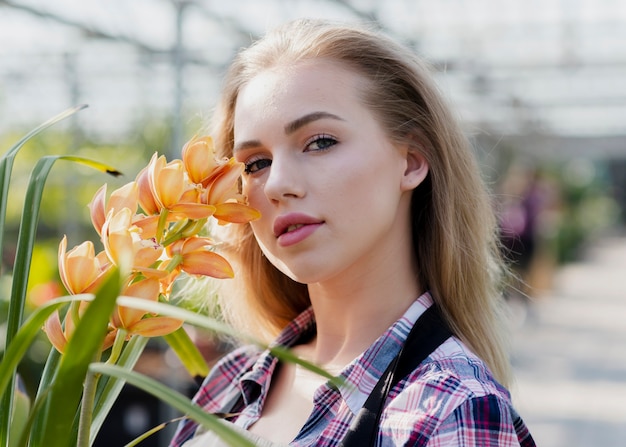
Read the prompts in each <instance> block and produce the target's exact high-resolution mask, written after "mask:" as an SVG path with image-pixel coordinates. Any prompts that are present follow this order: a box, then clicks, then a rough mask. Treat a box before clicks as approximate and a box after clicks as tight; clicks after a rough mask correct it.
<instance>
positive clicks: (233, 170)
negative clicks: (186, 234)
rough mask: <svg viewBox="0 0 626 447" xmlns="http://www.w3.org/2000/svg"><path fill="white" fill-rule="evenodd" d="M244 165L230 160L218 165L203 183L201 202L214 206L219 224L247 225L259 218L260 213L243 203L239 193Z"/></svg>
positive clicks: (232, 159) (214, 214)
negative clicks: (203, 190) (203, 189)
mask: <svg viewBox="0 0 626 447" xmlns="http://www.w3.org/2000/svg"><path fill="white" fill-rule="evenodd" d="M243 170H244V164H243V163H238V162H236V161H235V159H234V158H231V159H230V160H228V161H227V162H226V163H222V164H221V165H219V166H218V167H217V168H216V169H215V172H214V173H213V174H212V175H211V176H210V177H209V178H207V179H205V181H204V182H203V185H205V188H206V189H205V192H204V195H203V197H202V202H203V203H207V204H210V205H213V206H215V212H214V213H213V217H215V218H216V219H217V220H218V221H219V223H221V224H224V223H248V222H250V221H252V220H256V219H258V218H260V217H261V213H259V211H257V210H256V209H254V208H251V207H250V206H248V205H247V204H246V203H245V198H244V197H243V196H242V195H241V194H240V193H239V178H240V177H241V174H242V172H243Z"/></svg>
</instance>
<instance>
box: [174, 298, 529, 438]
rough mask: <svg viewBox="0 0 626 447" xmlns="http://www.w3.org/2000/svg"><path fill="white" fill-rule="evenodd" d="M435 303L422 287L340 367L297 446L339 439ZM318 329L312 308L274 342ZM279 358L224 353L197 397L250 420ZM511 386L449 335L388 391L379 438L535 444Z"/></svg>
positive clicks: (245, 422)
mask: <svg viewBox="0 0 626 447" xmlns="http://www.w3.org/2000/svg"><path fill="white" fill-rule="evenodd" d="M431 304H432V298H431V296H430V295H429V294H428V293H425V294H424V295H422V296H421V297H420V298H419V299H418V300H417V301H415V302H414V303H413V305H412V306H411V307H410V308H409V309H408V310H407V311H406V313H405V314H404V315H403V316H402V317H401V318H400V319H399V320H398V321H396V322H395V323H394V324H393V325H392V326H391V327H390V328H389V329H388V330H387V331H386V332H385V333H384V334H383V335H382V336H381V337H380V338H379V339H378V340H376V341H375V342H374V343H373V344H372V345H371V346H370V347H369V348H368V349H367V350H366V351H365V352H364V353H363V354H362V355H361V356H359V357H358V358H357V359H355V360H354V361H353V362H352V363H351V364H350V365H348V366H347V367H346V368H345V369H344V370H343V371H342V372H341V376H342V377H343V378H344V379H345V381H346V384H347V386H345V387H340V388H339V389H338V388H336V387H334V386H331V385H322V386H321V387H320V388H318V389H317V390H316V392H315V395H314V409H313V412H312V414H311V415H310V417H309V419H308V421H307V422H306V423H305V425H304V426H303V427H302V429H301V430H300V433H299V434H298V435H297V436H296V438H295V439H294V440H293V441H292V442H291V443H290V445H291V446H296V447H304V446H319V447H330V446H336V445H338V444H339V442H340V441H341V439H342V438H343V437H344V435H345V434H346V432H347V430H348V427H349V426H350V423H351V422H352V420H353V419H354V417H355V415H356V414H357V413H358V411H359V409H360V408H361V407H362V406H363V404H364V403H365V400H366V399H367V397H368V395H369V393H370V392H371V390H372V389H373V388H374V386H375V385H376V382H377V381H378V379H379V378H380V376H381V375H382V373H383V372H384V370H385V369H386V367H387V366H388V365H389V363H390V362H391V360H392V359H393V357H394V356H395V355H396V354H397V353H398V352H399V351H400V348H401V346H402V344H403V343H404V341H405V339H406V337H407V335H408V333H409V330H410V329H411V327H412V326H413V324H414V323H415V321H416V320H417V318H418V317H419V316H420V315H421V314H422V313H423V312H424V310H426V309H427V308H428V307H429V306H430V305H431ZM314 331H315V319H314V315H313V312H312V310H311V309H309V310H307V311H305V312H303V313H302V314H301V315H299V316H298V317H297V318H296V319H295V320H294V321H292V322H291V323H290V325H288V326H287V327H286V328H285V330H284V331H283V332H282V333H281V335H280V336H279V337H278V339H277V340H276V342H275V343H277V344H280V345H283V346H288V347H289V346H294V345H296V344H297V343H298V341H299V340H301V339H303V338H304V337H307V336H308V335H310V334H311V333H314ZM277 363H278V361H277V359H276V358H274V357H273V356H271V355H270V354H269V353H268V352H261V351H260V350H259V349H256V348H254V347H242V348H239V349H237V350H235V351H233V352H232V353H230V354H228V355H227V356H226V357H224V358H223V359H222V360H221V361H220V362H219V363H218V364H217V365H216V367H215V368H214V369H213V370H212V371H211V373H210V375H209V376H208V377H207V378H206V380H205V381H204V383H203V385H202V387H201V388H200V390H199V391H198V393H197V394H196V396H195V398H194V401H195V402H196V403H197V404H198V405H199V406H201V407H202V408H204V409H205V410H206V411H207V412H210V413H215V412H236V413H241V414H240V415H239V416H237V418H236V419H235V420H234V421H233V423H234V424H236V425H238V426H240V427H243V428H248V427H250V426H251V425H252V424H253V423H254V422H255V421H257V420H258V419H259V417H260V415H261V411H262V409H263V403H264V402H265V398H266V396H267V393H268V389H269V384H270V381H271V377H272V373H273V371H274V370H275V368H276V365H277ZM512 413H513V414H514V411H513V410H512V406H511V400H510V396H509V393H508V392H507V390H506V389H504V388H503V387H502V386H501V385H500V384H498V383H497V382H496V381H495V379H494V378H493V377H492V375H491V373H490V372H489V370H488V369H487V366H486V365H485V363H484V362H483V361H482V360H480V359H479V358H478V357H477V356H476V355H475V354H473V353H472V352H471V351H470V350H469V349H468V348H467V347H466V346H465V345H464V344H463V343H462V342H461V341H460V340H459V339H457V338H456V337H451V338H449V339H448V340H447V341H445V342H444V343H443V344H442V345H441V346H439V347H438V348H437V349H436V350H435V351H434V352H433V353H432V354H431V355H430V356H429V357H428V358H427V359H426V360H425V361H424V362H422V364H421V365H420V366H419V367H418V368H417V369H416V370H415V371H413V373H411V374H410V375H409V376H407V377H406V378H404V379H403V380H401V381H400V382H399V383H398V384H397V385H396V386H395V387H394V388H393V389H392V390H391V392H390V393H389V397H388V400H387V403H386V406H385V408H384V410H383V413H382V415H381V418H380V427H379V437H378V440H379V442H378V445H379V446H381V447H385V446H426V445H428V446H429V447H438V446H482V447H489V446H494V447H495V446H498V447H505V446H519V445H522V446H524V447H531V446H534V445H535V444H534V442H533V440H532V438H531V437H530V434H529V433H528V430H527V428H526V426H525V425H524V424H523V422H522V421H521V420H518V421H517V423H515V421H514V419H513V416H512ZM196 427H197V426H196V424H195V422H193V421H191V420H184V421H182V422H181V423H180V425H179V427H178V430H177V432H176V435H175V436H174V439H173V440H172V443H171V447H180V446H182V444H183V443H184V442H185V441H187V440H188V439H190V438H192V437H193V435H194V432H195V430H196Z"/></svg>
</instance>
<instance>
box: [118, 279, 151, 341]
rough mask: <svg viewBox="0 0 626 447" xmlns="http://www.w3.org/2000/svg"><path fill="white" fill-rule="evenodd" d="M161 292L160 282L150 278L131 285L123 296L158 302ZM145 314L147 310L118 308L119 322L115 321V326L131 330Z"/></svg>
mask: <svg viewBox="0 0 626 447" xmlns="http://www.w3.org/2000/svg"><path fill="white" fill-rule="evenodd" d="M159 290H160V285H159V281H158V280H157V279H155V278H148V279H143V280H141V281H137V282H135V283H133V284H131V285H129V286H128V287H126V289H125V290H124V292H123V293H122V294H123V295H127V296H133V297H136V298H143V299H145V300H149V301H156V300H157V299H158V298H159ZM145 314H146V311H145V310H141V309H132V308H130V307H124V306H118V308H117V316H118V317H119V321H118V320H115V321H113V324H114V325H116V326H117V325H118V324H120V326H118V327H123V328H126V329H130V327H131V326H132V325H134V324H135V323H137V322H138V321H139V320H141V319H142V318H143V316H144V315H145Z"/></svg>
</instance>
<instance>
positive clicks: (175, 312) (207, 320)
mask: <svg viewBox="0 0 626 447" xmlns="http://www.w3.org/2000/svg"><path fill="white" fill-rule="evenodd" d="M117 304H119V305H120V306H126V307H130V308H132V309H142V310H145V311H146V312H152V313H156V314H160V315H167V316H169V317H173V318H178V319H179V320H183V321H185V322H187V323H190V324H192V325H194V326H198V327H201V328H205V329H208V330H211V331H214V332H217V333H221V334H224V335H229V336H232V337H235V338H237V339H239V340H242V341H245V342H247V343H252V344H255V345H257V346H259V347H261V348H263V349H268V350H269V351H270V352H271V353H272V355H274V356H275V357H276V358H278V359H280V360H282V361H285V362H289V363H295V364H297V365H300V366H302V367H303V368H306V369H308V370H309V371H311V372H314V373H315V374H318V375H320V376H322V377H324V378H326V379H328V380H330V381H331V383H333V384H334V385H336V386H340V385H345V384H344V383H343V382H342V381H341V378H340V377H337V376H334V375H333V374H331V373H329V372H328V371H326V370H325V369H323V368H321V367H319V366H317V365H315V364H313V363H311V362H307V361H306V360H303V359H301V358H300V357H298V356H297V355H295V354H294V353H293V352H291V350H289V349H287V348H284V347H281V346H269V345H267V344H266V343H263V342H261V341H259V340H258V339H256V338H255V337H252V336H250V335H246V334H242V333H241V332H238V331H236V330H235V329H234V328H233V327H232V326H229V325H227V324H225V323H222V322H220V321H218V320H215V319H213V318H211V317H207V316H205V315H200V314H197V313H195V312H191V311H189V310H186V309H182V308H180V307H176V306H174V305H172V304H168V303H159V302H155V301H148V300H143V299H141V298H133V297H130V296H120V297H118V299H117Z"/></svg>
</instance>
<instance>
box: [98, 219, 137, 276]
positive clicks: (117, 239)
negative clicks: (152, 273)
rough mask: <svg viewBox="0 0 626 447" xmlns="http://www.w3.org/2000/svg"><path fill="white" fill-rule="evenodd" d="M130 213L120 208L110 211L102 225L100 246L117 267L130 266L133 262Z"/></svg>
mask: <svg viewBox="0 0 626 447" xmlns="http://www.w3.org/2000/svg"><path fill="white" fill-rule="evenodd" d="M132 217H133V215H132V211H131V210H130V209H128V208H122V209H121V210H119V211H115V210H111V211H109V214H108V215H107V218H106V220H105V221H104V224H103V225H102V236H101V237H102V245H104V251H105V252H106V254H107V256H108V257H109V259H110V260H111V261H112V262H113V263H114V264H115V265H117V266H119V265H129V266H130V265H132V264H133V261H134V252H133V238H132V236H131V230H130V227H131V225H132Z"/></svg>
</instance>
